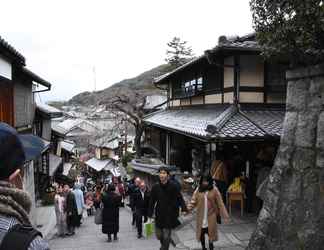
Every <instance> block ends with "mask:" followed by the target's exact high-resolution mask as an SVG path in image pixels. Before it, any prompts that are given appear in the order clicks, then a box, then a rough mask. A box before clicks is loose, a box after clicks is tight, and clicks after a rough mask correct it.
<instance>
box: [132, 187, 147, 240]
mask: <svg viewBox="0 0 324 250" xmlns="http://www.w3.org/2000/svg"><path fill="white" fill-rule="evenodd" d="M149 202H150V194H149V191H148V190H147V189H146V185H145V182H144V181H142V182H141V183H140V185H139V189H138V190H137V191H136V192H135V193H134V208H135V217H136V227H137V238H142V237H143V234H142V232H143V228H142V227H143V226H142V222H143V217H144V222H146V221H147V210H148V206H149Z"/></svg>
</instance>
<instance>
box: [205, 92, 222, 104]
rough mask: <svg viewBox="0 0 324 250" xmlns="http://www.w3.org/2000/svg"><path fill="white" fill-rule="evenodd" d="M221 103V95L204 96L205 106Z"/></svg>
mask: <svg viewBox="0 0 324 250" xmlns="http://www.w3.org/2000/svg"><path fill="white" fill-rule="evenodd" d="M210 103H222V94H213V95H206V96H205V104H210Z"/></svg>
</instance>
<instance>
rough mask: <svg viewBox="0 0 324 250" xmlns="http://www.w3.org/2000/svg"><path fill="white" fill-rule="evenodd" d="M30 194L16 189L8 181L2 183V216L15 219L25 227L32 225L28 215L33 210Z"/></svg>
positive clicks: (0, 209) (0, 186)
mask: <svg viewBox="0 0 324 250" xmlns="http://www.w3.org/2000/svg"><path fill="white" fill-rule="evenodd" d="M31 204H32V202H31V199H30V197H29V194H28V193H27V192H25V191H23V190H21V189H18V188H15V187H14V186H13V185H12V184H10V183H9V182H6V181H0V214H2V215H5V216H9V217H14V218H16V219H17V220H19V221H20V223H22V224H25V225H30V224H31V223H30V220H29V217H28V214H29V212H30V208H31Z"/></svg>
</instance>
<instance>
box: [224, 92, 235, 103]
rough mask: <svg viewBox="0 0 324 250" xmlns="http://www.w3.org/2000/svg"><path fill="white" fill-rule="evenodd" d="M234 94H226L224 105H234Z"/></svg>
mask: <svg viewBox="0 0 324 250" xmlns="http://www.w3.org/2000/svg"><path fill="white" fill-rule="evenodd" d="M233 98H234V96H233V92H228V93H224V103H233Z"/></svg>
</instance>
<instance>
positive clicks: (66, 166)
mask: <svg viewBox="0 0 324 250" xmlns="http://www.w3.org/2000/svg"><path fill="white" fill-rule="evenodd" d="M71 167H72V163H64V164H63V175H66V176H67V175H68V174H69V171H70V169H71Z"/></svg>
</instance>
